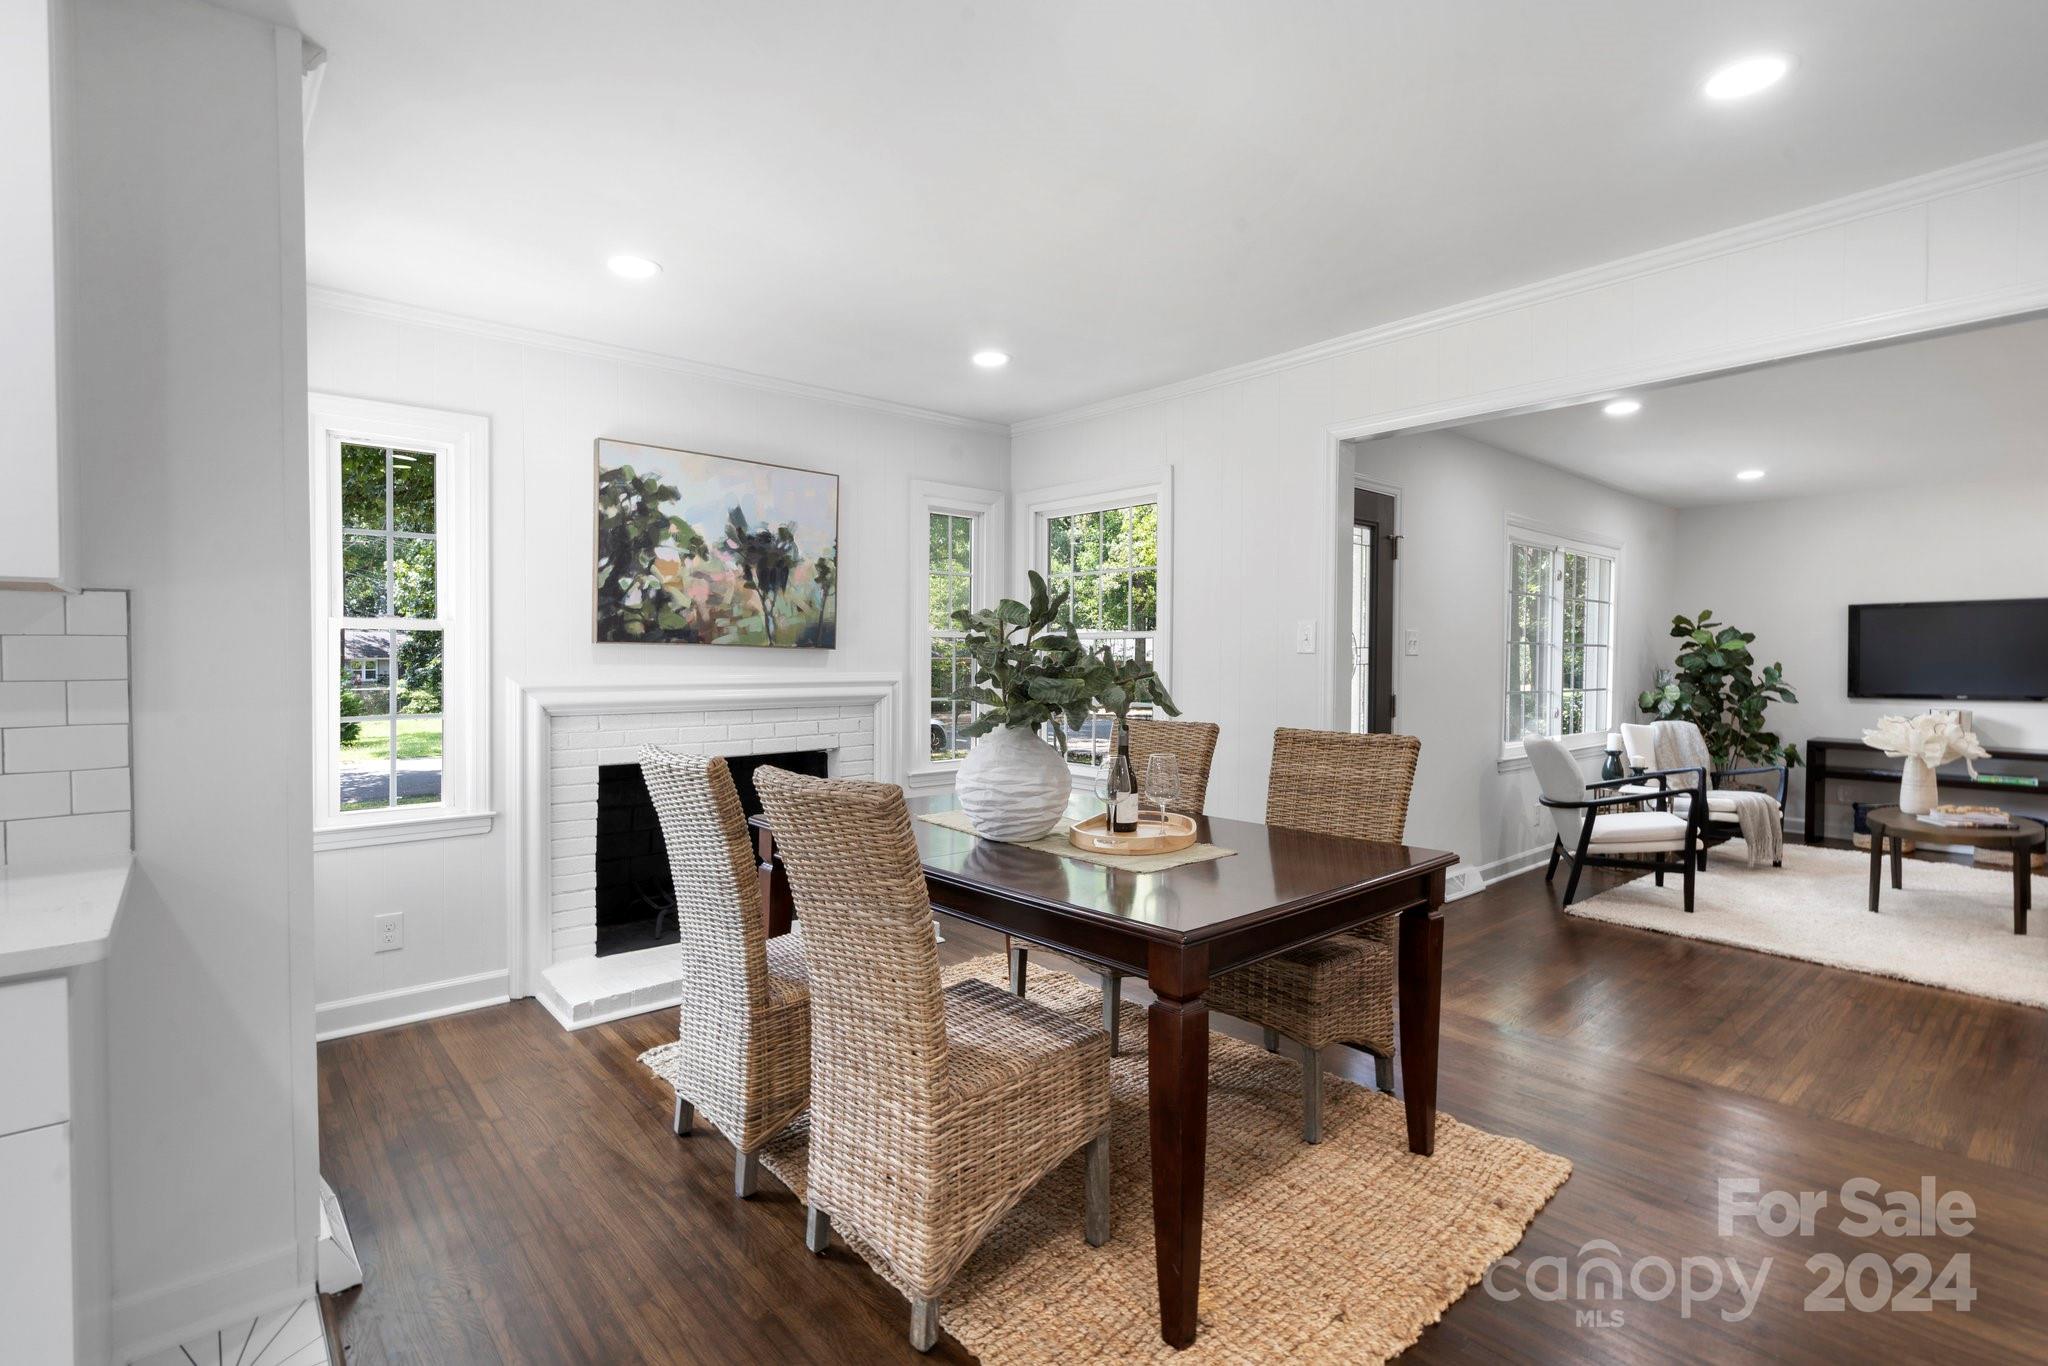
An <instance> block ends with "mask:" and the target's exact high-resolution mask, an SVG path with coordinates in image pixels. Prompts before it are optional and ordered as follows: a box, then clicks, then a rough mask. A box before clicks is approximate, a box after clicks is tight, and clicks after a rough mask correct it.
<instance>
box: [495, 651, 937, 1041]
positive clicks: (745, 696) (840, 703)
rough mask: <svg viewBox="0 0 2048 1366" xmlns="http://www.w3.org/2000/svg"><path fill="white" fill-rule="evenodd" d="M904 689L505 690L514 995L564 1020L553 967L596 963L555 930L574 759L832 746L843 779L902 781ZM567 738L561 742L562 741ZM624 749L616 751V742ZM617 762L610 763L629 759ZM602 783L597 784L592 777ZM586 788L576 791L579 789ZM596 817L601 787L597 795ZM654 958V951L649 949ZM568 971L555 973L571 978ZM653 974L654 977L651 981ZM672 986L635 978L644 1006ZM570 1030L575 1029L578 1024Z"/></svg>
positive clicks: (746, 679) (742, 681)
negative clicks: (647, 750) (561, 839)
mask: <svg viewBox="0 0 2048 1366" xmlns="http://www.w3.org/2000/svg"><path fill="white" fill-rule="evenodd" d="M901 690H902V680H901V679H900V678H899V677H898V676H896V675H894V674H849V673H815V674H771V675H738V674H729V675H709V676H705V677H701V678H697V679H693V680H690V681H682V682H672V683H628V684H612V683H600V684H551V685H538V686H531V687H529V686H527V685H525V684H523V683H520V682H519V681H518V680H516V679H511V680H507V681H506V684H505V702H506V716H507V717H508V718H509V726H508V731H507V736H506V755H505V760H506V762H505V765H504V772H505V775H506V786H505V792H506V802H507V807H508V816H509V822H508V824H509V826H510V829H511V830H512V832H513V837H512V839H511V840H509V841H508V842H507V845H508V849H509V853H508V855H507V857H508V860H509V867H508V868H507V870H506V871H507V878H506V884H507V887H508V888H509V890H510V893H511V895H510V897H509V902H510V911H509V913H510V915H511V916H512V924H511V925H510V927H509V928H510V933H509V935H508V942H509V943H510V945H511V949H512V952H511V958H512V961H511V963H510V970H511V989H512V994H513V995H515V996H531V995H540V996H541V997H542V999H543V1000H544V1001H545V1002H546V1003H547V1004H548V1006H549V1008H550V1009H551V1010H553V1011H554V1012H555V1013H556V1014H557V1015H558V1016H564V1015H565V1010H564V1005H563V1002H561V1001H560V1000H557V999H555V997H556V996H559V995H560V993H559V992H556V993H553V994H552V995H551V993H550V992H549V990H548V983H547V982H546V981H544V980H543V973H546V972H547V970H548V969H549V968H550V967H554V966H557V965H558V964H561V963H565V962H568V961H570V960H575V959H585V958H588V957H589V956H590V953H591V950H590V949H589V948H588V947H584V946H580V945H576V944H574V943H573V942H572V943H570V944H569V945H568V946H567V947H563V946H562V944H561V942H560V941H562V940H571V941H573V940H574V939H575V938H576V937H577V934H578V933H579V932H578V931H573V930H570V931H563V932H562V933H561V934H560V935H558V934H557V933H556V930H557V925H556V922H557V920H558V919H560V918H561V917H560V916H558V910H559V903H561V902H564V901H570V902H571V903H572V904H573V898H574V897H575V895H576V889H580V888H581V886H582V885H583V884H582V883H581V882H580V881H578V882H576V883H575V884H574V887H575V889H572V890H570V891H568V892H567V893H566V894H565V893H564V892H563V891H562V890H560V889H558V885H557V884H558V882H559V881H561V880H562V879H563V873H564V869H565V867H567V866H569V861H568V860H563V859H558V858H557V857H556V849H555V842H554V836H555V833H556V830H557V825H556V822H557V821H558V820H560V819H561V818H562V814H563V810H564V806H563V802H562V798H563V797H564V796H565V795H571V796H573V797H574V798H575V799H576V800H579V801H580V800H581V783H580V780H578V779H574V778H572V777H571V775H570V773H569V771H568V768H569V764H570V763H571V762H573V763H574V765H575V766H577V767H579V768H580V767H584V766H588V765H591V764H594V763H596V762H599V761H600V760H599V758H598V756H600V755H610V754H625V753H627V752H629V751H637V748H638V746H639V745H640V744H642V743H655V744H661V745H664V746H668V747H673V748H676V749H680V750H686V751H694V752H698V753H706V754H723V755H739V754H772V753H777V752H782V751H788V750H795V749H823V750H826V751H828V752H831V753H832V754H833V756H834V757H833V772H834V773H835V774H836V775H840V776H860V777H873V778H875V779H876V780H877V781H881V782H895V781H897V780H898V774H897V767H898V762H899V756H898V748H897V743H896V739H897V737H896V724H897V722H896V709H897V700H898V696H899V694H900V692H901ZM558 732H559V733H558ZM608 741H616V744H613V745H609V746H607V744H606V742H608ZM557 755H561V756H562V757H563V760H564V768H563V773H562V778H563V781H562V782H560V783H558V782H557V781H556V775H555V769H556V764H557ZM618 761H620V760H618V759H617V758H616V757H614V758H608V759H603V760H602V762H618ZM592 781H593V782H594V779H593V780H592ZM572 782H573V783H576V784H577V786H575V787H574V788H570V787H568V786H565V785H566V784H569V783H572ZM590 800H591V803H592V808H591V809H592V811H593V812H594V809H595V806H594V802H595V796H594V790H593V791H592V795H591V798H590ZM648 952H653V951H651V950H650V951H648ZM633 957H636V955H632V954H621V955H617V956H616V957H615V958H608V959H603V960H598V961H597V962H596V963H590V964H583V963H577V964H576V967H575V969H574V975H575V977H576V978H577V979H578V980H581V979H583V978H589V977H602V976H604V975H606V974H605V973H604V972H602V971H601V970H600V965H611V964H617V965H618V967H619V968H620V969H621V972H620V973H618V974H613V975H620V976H622V977H624V976H626V975H628V974H627V973H626V972H625V969H626V968H627V966H628V965H626V964H624V963H623V962H620V960H623V959H628V958H633ZM569 971H570V970H568V969H563V970H562V971H561V973H558V974H556V975H563V976H565V978H566V976H567V975H568V974H569ZM641 975H642V976H644V975H646V974H645V973H644V972H643V973H642V974H641ZM667 1003H668V1001H667V999H666V997H665V996H664V993H663V990H662V984H661V983H659V982H655V981H652V980H651V979H650V980H649V981H648V982H646V983H640V982H638V980H637V978H636V979H635V989H634V999H633V1001H632V1002H631V1003H630V1004H631V1005H632V1006H633V1007H635V1008H638V1009H652V1008H654V1007H655V1006H657V1005H663V1004H667ZM626 1004H627V1003H626V1002H625V1000H624V998H623V997H621V1003H620V1005H619V1006H618V1008H616V1009H613V1010H610V1011H609V1012H607V1011H602V1010H599V1011H592V1012H589V1013H588V1014H587V1016H582V1017H579V1018H578V1019H577V1020H575V1021H574V1023H575V1024H576V1025H577V1026H580V1025H583V1024H595V1023H598V1022H599V1019H600V1018H602V1017H608V1015H609V1014H623V1013H627V1010H626ZM563 1023H564V1024H570V1023H571V1021H570V1020H569V1019H567V1018H564V1020H563Z"/></svg>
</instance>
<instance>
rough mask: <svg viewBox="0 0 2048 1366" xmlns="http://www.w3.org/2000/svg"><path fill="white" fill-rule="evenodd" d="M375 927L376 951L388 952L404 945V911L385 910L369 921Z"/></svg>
mask: <svg viewBox="0 0 2048 1366" xmlns="http://www.w3.org/2000/svg"><path fill="white" fill-rule="evenodd" d="M370 923H371V924H372V925H374V926H375V927H376V932H377V950H376V951H377V952H378V953H389V952H391V951H392V950H393V949H402V948H404V947H405V912H404V911H387V912H385V913H384V914H383V915H380V916H378V917H377V918H376V919H375V920H373V921H371V922H370Z"/></svg>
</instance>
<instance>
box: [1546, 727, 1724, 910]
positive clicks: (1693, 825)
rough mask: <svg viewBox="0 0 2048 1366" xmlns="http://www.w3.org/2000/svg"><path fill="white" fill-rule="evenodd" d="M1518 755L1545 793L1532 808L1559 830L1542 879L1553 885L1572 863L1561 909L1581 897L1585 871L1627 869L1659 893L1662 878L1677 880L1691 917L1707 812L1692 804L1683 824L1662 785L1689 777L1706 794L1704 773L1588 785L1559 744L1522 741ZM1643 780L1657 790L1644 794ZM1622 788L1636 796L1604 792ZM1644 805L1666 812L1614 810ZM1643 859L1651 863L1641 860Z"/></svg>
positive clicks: (1677, 771) (1691, 771) (1674, 773)
mask: <svg viewBox="0 0 2048 1366" xmlns="http://www.w3.org/2000/svg"><path fill="white" fill-rule="evenodd" d="M1523 748H1524V749H1525V750H1526V751H1527V752H1528V755H1529V767H1530V768H1532V769H1533V770H1535V773H1536V782H1537V784H1538V785H1539V786H1540V787H1541V788H1542V790H1543V795H1542V796H1541V797H1540V798H1538V799H1537V800H1538V801H1539V802H1540V803H1541V804H1542V805H1543V806H1545V807H1547V808H1549V810H1550V817H1551V820H1553V821H1554V822H1555V823H1556V825H1557V839H1556V842H1555V843H1553V844H1552V845H1551V846H1550V867H1549V869H1548V870H1547V871H1545V873H1544V874H1543V880H1544V881H1545V882H1550V881H1552V880H1554V879H1555V878H1556V877H1557V863H1558V860H1559V859H1560V858H1562V857H1565V856H1566V855H1569V856H1570V858H1571V861H1572V871H1571V877H1570V879H1569V880H1568V881H1566V883H1565V886H1564V904H1565V905H1567V906H1569V905H1571V904H1572V900H1573V898H1574V897H1576V896H1577V895H1578V892H1579V874H1580V873H1582V872H1584V871H1585V870H1586V869H1587V868H1629V869H1634V870H1636V871H1639V872H1645V873H1651V874H1654V875H1655V877H1656V879H1657V885H1658V886H1659V887H1662V886H1663V885H1664V874H1665V873H1666V872H1668V871H1679V872H1681V873H1682V874H1683V876H1684V879H1685V909H1686V911H1687V912H1688V913H1690V912H1691V911H1692V903H1693V879H1694V875H1695V872H1696V870H1697V868H1698V866H1699V854H1700V836H1701V833H1702V831H1703V829H1704V827H1705V825H1706V820H1705V815H1704V813H1705V811H1706V806H1705V804H1704V803H1700V802H1694V803H1691V804H1690V810H1689V811H1688V812H1687V813H1686V814H1685V815H1683V816H1681V815H1678V814H1677V813H1675V812H1673V811H1672V810H1671V809H1670V807H1671V803H1672V798H1673V796H1674V795H1675V794H1674V793H1673V792H1672V791H1671V789H1670V788H1669V787H1668V786H1666V785H1665V780H1666V779H1669V778H1672V777H1692V778H1696V779H1697V780H1698V781H1699V782H1700V784H1701V785H1702V786H1704V785H1705V783H1706V772H1705V770H1703V769H1697V768H1681V769H1671V770H1668V771H1664V772H1656V771H1652V772H1649V773H1638V774H1636V775H1634V777H1633V778H1610V779H1606V780H1605V781H1602V782H1597V783H1588V782H1587V781H1586V775H1585V774H1583V773H1581V772H1580V771H1579V765H1578V761H1577V760H1575V759H1574V758H1572V755H1571V751H1570V750H1568V749H1566V748H1565V747H1564V746H1563V745H1561V744H1559V743H1558V742H1557V741H1555V740H1540V739H1535V738H1531V739H1528V740H1525V741H1523ZM1644 779H1654V780H1656V785H1655V786H1648V785H1646V784H1644V783H1643V782H1642V780H1644ZM1620 784H1629V785H1630V786H1633V787H1636V788H1639V789H1641V790H1639V791H1627V792H1603V791H1602V789H1606V788H1612V787H1615V786H1617V785H1620ZM1596 794H1597V795H1596ZM1647 804H1656V805H1661V806H1662V807H1663V808H1664V809H1663V810H1658V811H1641V810H1636V811H1626V810H1621V809H1619V808H1622V807H1628V806H1642V805H1647ZM1645 855H1647V856H1648V857H1643V856H1645ZM1672 855H1677V856H1678V863H1677V865H1675V866H1674V865H1673V864H1671V863H1670V862H1669V858H1670V856H1672Z"/></svg>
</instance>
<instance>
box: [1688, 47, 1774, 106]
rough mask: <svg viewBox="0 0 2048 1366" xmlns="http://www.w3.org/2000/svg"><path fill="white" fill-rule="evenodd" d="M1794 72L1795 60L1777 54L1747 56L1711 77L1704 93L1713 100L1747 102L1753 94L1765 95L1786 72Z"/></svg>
mask: <svg viewBox="0 0 2048 1366" xmlns="http://www.w3.org/2000/svg"><path fill="white" fill-rule="evenodd" d="M1791 69H1792V59H1791V58H1790V57H1781V56H1779V55H1778V54H1777V53H1775V52H1769V53H1763V54H1761V55H1759V56H1755V57H1744V58H1743V59H1742V60H1740V61H1736V62H1730V63H1728V65H1726V66H1724V67H1721V68H1719V69H1717V70H1716V71H1715V72H1714V74H1713V75H1711V76H1709V77H1707V82H1706V84H1705V85H1702V86H1701V87H1700V93H1701V94H1702V95H1705V96H1706V97H1707V98H1708V99H1710V100H1746V99H1748V98H1749V97H1750V96H1751V95H1757V94H1761V93H1762V92H1764V91H1766V90H1769V89H1770V88H1771V87H1772V86H1774V85H1776V84H1777V83H1778V82H1779V81H1782V80H1784V79H1785V73H1787V72H1788V71H1790V70H1791Z"/></svg>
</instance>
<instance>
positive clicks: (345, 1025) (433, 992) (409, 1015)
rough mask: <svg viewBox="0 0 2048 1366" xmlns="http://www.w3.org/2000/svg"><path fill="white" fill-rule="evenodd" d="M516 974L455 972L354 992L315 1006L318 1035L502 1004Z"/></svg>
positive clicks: (346, 1033)
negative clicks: (389, 987) (440, 977)
mask: <svg viewBox="0 0 2048 1366" xmlns="http://www.w3.org/2000/svg"><path fill="white" fill-rule="evenodd" d="M510 987H511V976H510V974H509V973H507V971H506V970H505V969H503V968H499V969H498V970H497V971H495V972H479V973H474V974H472V975H471V976H468V977H450V978H448V979H447V980H445V981H440V982H428V983H426V984H425V985H423V986H417V987H399V988H397V989H396V990H393V991H376V992H372V993H370V994H369V995H367V996H350V997H348V998H346V999H345V1000H340V1001H329V1002H327V1003H326V1004H325V1005H321V1006H316V1007H315V1008H314V1013H313V1028H314V1031H315V1032H314V1037H315V1038H317V1039H318V1040H320V1041H321V1042H323V1043H324V1042H326V1041H327V1040H329V1039H343V1038H347V1037H348V1036H349V1035H351V1034H366V1033H368V1032H369V1031H370V1030H373V1029H388V1028H390V1027H391V1026H392V1025H402V1024H412V1023H414V1022H415V1021H419V1020H432V1019H436V1018H438V1017H440V1016H442V1015H455V1014H459V1013H461V1012H462V1011H465V1010H477V1009H480V1008H481V1007H484V1006H501V1005H503V1004H505V1002H507V1001H509V1000H511V999H512V997H511V995H510Z"/></svg>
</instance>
